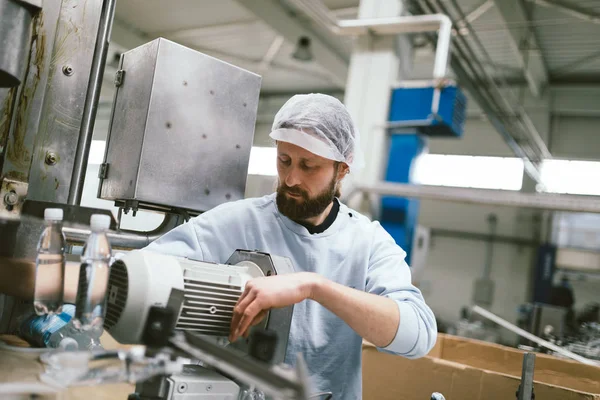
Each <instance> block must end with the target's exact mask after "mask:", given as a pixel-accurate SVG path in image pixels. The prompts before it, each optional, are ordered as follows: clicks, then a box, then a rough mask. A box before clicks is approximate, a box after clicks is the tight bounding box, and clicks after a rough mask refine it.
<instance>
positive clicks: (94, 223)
mask: <svg viewBox="0 0 600 400" xmlns="http://www.w3.org/2000/svg"><path fill="white" fill-rule="evenodd" d="M90 226H91V228H92V230H93V231H98V230H107V229H108V228H109V227H110V217H109V216H108V215H104V214H93V215H92V218H91V219H90Z"/></svg>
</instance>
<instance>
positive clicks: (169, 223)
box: [63, 214, 180, 250]
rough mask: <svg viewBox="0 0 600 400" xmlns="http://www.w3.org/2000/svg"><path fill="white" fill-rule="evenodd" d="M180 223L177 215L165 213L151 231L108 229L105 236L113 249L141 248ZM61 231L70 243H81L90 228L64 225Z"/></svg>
mask: <svg viewBox="0 0 600 400" xmlns="http://www.w3.org/2000/svg"><path fill="white" fill-rule="evenodd" d="M179 224H180V221H179V217H178V216H176V215H173V214H165V219H164V220H163V222H162V223H161V224H160V225H159V226H158V228H156V229H155V230H153V231H149V232H136V231H128V230H120V231H108V232H107V234H106V235H107V236H108V240H109V242H110V245H111V246H112V248H113V249H126V250H132V249H141V248H143V247H146V246H148V245H149V244H150V243H152V242H153V241H155V240H156V239H158V238H159V237H160V236H162V235H164V234H165V233H167V232H168V231H170V230H171V229H173V228H175V227H176V226H177V225H179ZM63 232H64V234H65V237H66V239H67V242H68V243H70V244H83V243H85V241H86V240H87V238H88V236H89V234H90V230H89V229H88V228H75V227H70V226H65V227H64V228H63Z"/></svg>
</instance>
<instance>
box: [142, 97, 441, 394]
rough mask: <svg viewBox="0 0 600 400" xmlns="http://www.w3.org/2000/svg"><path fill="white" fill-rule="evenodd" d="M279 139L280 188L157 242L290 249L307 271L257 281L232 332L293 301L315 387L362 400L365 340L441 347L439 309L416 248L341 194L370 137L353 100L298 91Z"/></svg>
mask: <svg viewBox="0 0 600 400" xmlns="http://www.w3.org/2000/svg"><path fill="white" fill-rule="evenodd" d="M270 136H271V138H272V139H274V140H275V141H276V145H277V172H278V176H279V180H278V186H277V191H276V193H273V194H271V195H268V196H265V197H262V198H251V199H244V200H240V201H236V202H230V203H226V204H223V205H220V206H218V207H215V208H214V209H212V210H210V211H208V212H206V213H204V214H202V215H200V216H198V217H196V218H194V219H192V220H190V221H189V222H188V223H186V224H184V225H181V226H179V227H177V228H175V229H174V230H172V231H171V232H169V233H167V234H166V235H164V236H163V237H161V238H159V239H158V240H156V241H155V242H154V243H152V244H150V245H149V246H148V247H147V249H148V250H152V251H156V252H161V253H167V254H171V255H176V256H180V257H188V258H192V259H196V260H203V261H208V262H215V263H224V262H226V261H227V259H228V258H229V256H230V255H231V254H232V253H233V252H234V251H235V250H236V249H250V250H259V251H262V252H265V253H271V254H274V255H278V256H284V257H288V258H289V259H290V260H291V261H292V263H293V265H294V268H295V270H296V271H297V272H295V273H292V274H285V275H277V276H270V277H264V278H256V279H253V280H250V281H248V283H247V284H246V287H245V290H244V293H243V294H242V296H241V297H240V299H239V301H238V303H237V305H236V307H235V309H234V315H233V320H232V323H231V333H230V338H229V339H230V340H231V341H235V340H237V339H238V338H240V337H241V336H245V335H247V333H248V330H249V328H250V327H251V326H253V325H256V324H257V323H259V322H260V321H261V319H262V318H264V316H265V315H266V313H267V311H268V310H269V309H272V308H279V307H286V306H290V305H294V313H293V317H292V324H291V328H290V336H289V338H288V348H287V353H286V363H288V364H291V365H294V363H295V359H296V355H297V354H298V353H301V354H302V355H303V357H304V359H305V361H306V363H307V366H308V369H309V372H310V376H311V380H312V384H313V386H314V387H313V389H314V390H315V391H319V392H332V393H333V398H334V399H343V400H348V399H360V398H361V397H362V376H361V375H362V374H361V372H362V371H361V364H362V362H361V354H362V352H361V346H362V341H363V339H365V340H367V341H368V342H370V343H372V344H374V345H375V346H377V347H378V348H379V349H380V350H381V351H385V352H389V353H393V354H397V355H400V356H404V357H407V358H418V357H421V356H424V355H426V354H427V353H428V352H429V350H430V349H431V348H432V347H433V345H434V344H435V341H436V337H437V327H436V323H435V317H434V315H433V313H432V311H431V309H430V308H429V307H428V306H427V305H426V303H425V301H424V299H423V296H422V295H421V293H420V291H419V290H418V289H417V288H416V287H414V286H413V285H412V283H411V273H410V268H409V266H408V265H407V263H406V261H405V256H406V253H405V252H404V251H403V250H402V249H401V248H400V247H399V246H398V245H397V244H396V243H395V242H394V240H393V238H392V237H391V236H390V235H389V234H388V233H387V232H386V231H385V230H384V229H383V228H382V227H381V225H380V224H379V223H378V222H372V221H370V220H369V219H368V218H367V217H365V216H363V215H361V214H359V213H358V212H356V211H354V210H352V209H350V208H348V207H347V206H346V205H344V204H342V203H341V202H340V200H339V197H340V184H341V181H342V180H343V179H344V177H345V176H346V175H347V174H349V173H351V172H353V171H355V170H356V169H358V168H360V164H361V158H360V149H359V133H358V131H357V129H356V128H355V125H354V123H353V121H352V118H351V117H350V114H349V113H348V111H347V109H346V108H345V107H344V105H343V104H342V103H341V102H340V101H339V100H337V99H335V98H334V97H331V96H327V95H323V94H310V95H296V96H294V97H292V98H291V99H290V100H288V102H287V103H286V104H285V105H284V106H283V107H282V108H281V110H279V112H278V113H277V115H276V116H275V121H274V123H273V128H272V132H271V134H270Z"/></svg>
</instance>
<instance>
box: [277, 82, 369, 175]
mask: <svg viewBox="0 0 600 400" xmlns="http://www.w3.org/2000/svg"><path fill="white" fill-rule="evenodd" d="M269 136H270V137H271V138H272V139H274V140H278V141H282V142H288V143H292V144H294V145H296V146H300V147H302V148H304V149H306V150H308V151H310V152H311V153H314V154H316V155H318V156H321V157H324V158H327V159H330V160H334V161H340V162H345V163H346V164H348V166H349V167H350V170H351V171H355V170H358V169H360V168H362V166H363V158H362V152H361V151H360V135H359V133H358V129H356V127H355V126H354V122H353V121H352V118H351V117H350V113H348V110H347V109H346V107H345V106H344V105H343V104H342V103H341V102H340V101H339V100H338V99H336V98H335V97H332V96H328V95H324V94H316V93H313V94H299V95H295V96H294V97H292V98H291V99H289V100H288V101H287V102H286V103H285V104H284V105H283V107H281V109H280V110H279V112H278V113H277V115H275V120H274V121H273V128H272V131H271V134H270V135H269Z"/></svg>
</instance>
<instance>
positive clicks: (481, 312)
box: [471, 306, 600, 366]
mask: <svg viewBox="0 0 600 400" xmlns="http://www.w3.org/2000/svg"><path fill="white" fill-rule="evenodd" d="M471 311H472V312H474V313H476V314H479V315H481V316H482V317H484V318H487V319H489V320H490V321H492V322H495V323H496V324H498V325H500V326H502V327H503V328H506V329H508V330H509V331H511V332H514V333H516V334H517V335H519V336H521V337H524V338H525V339H528V340H531V341H532V342H534V343H536V344H538V345H540V346H543V347H545V348H547V349H550V350H553V351H555V352H557V353H559V354H560V355H562V356H565V357H567V358H570V359H572V360H575V361H579V362H580V363H582V364H587V365H596V366H600V363H597V362H596V361H593V360H589V359H587V358H585V357H582V356H580V355H578V354H575V353H573V352H571V351H568V350H566V349H564V348H562V347H560V346H557V345H555V344H554V343H550V342H548V341H547V340H544V339H541V338H539V337H537V336H535V335H533V334H531V333H529V332H527V331H526V330H524V329H521V328H519V327H518V326H516V325H514V324H511V323H510V322H508V321H507V320H505V319H503V318H500V317H499V316H497V315H495V314H493V313H491V312H489V311H488V310H486V309H484V308H481V307H479V306H473V307H472V308H471Z"/></svg>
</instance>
